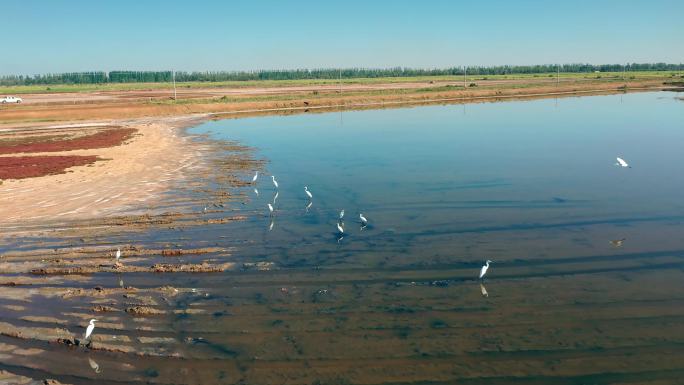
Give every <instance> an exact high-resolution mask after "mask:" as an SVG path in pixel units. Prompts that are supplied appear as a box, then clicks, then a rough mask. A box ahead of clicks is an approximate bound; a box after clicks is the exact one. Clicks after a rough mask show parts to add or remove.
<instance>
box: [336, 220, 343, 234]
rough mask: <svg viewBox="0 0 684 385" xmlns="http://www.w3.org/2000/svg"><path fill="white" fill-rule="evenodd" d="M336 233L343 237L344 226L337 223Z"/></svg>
mask: <svg viewBox="0 0 684 385" xmlns="http://www.w3.org/2000/svg"><path fill="white" fill-rule="evenodd" d="M337 231H339V232H340V235H344V225H343V224H342V223H339V222H337Z"/></svg>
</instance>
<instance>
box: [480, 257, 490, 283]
mask: <svg viewBox="0 0 684 385" xmlns="http://www.w3.org/2000/svg"><path fill="white" fill-rule="evenodd" d="M490 262H492V261H490V260H489V259H488V260H487V263H486V264H485V265H484V266H482V268H481V269H480V279H482V277H484V276H485V274H487V270H489V263H490Z"/></svg>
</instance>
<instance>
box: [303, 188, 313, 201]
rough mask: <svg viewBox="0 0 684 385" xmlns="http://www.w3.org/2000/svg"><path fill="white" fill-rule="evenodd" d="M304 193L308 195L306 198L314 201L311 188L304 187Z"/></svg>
mask: <svg viewBox="0 0 684 385" xmlns="http://www.w3.org/2000/svg"><path fill="white" fill-rule="evenodd" d="M304 192H305V193H306V196H308V197H309V199H312V198H313V194H311V191H309V187H308V186H304Z"/></svg>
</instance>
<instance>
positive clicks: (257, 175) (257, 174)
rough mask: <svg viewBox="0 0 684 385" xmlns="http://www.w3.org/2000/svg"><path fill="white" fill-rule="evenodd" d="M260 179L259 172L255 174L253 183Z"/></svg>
mask: <svg viewBox="0 0 684 385" xmlns="http://www.w3.org/2000/svg"><path fill="white" fill-rule="evenodd" d="M258 177H259V171H257V172H255V173H254V176H253V177H252V183H254V182H256V180H257V178H258Z"/></svg>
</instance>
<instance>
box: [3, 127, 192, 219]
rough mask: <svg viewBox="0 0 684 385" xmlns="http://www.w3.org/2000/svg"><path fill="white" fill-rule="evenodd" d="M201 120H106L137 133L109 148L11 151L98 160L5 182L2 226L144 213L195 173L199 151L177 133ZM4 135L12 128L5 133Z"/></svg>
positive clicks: (45, 130)
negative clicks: (42, 174) (175, 184)
mask: <svg viewBox="0 0 684 385" xmlns="http://www.w3.org/2000/svg"><path fill="white" fill-rule="evenodd" d="M199 118H200V117H197V116H192V117H175V118H163V119H136V120H128V121H111V122H108V124H109V125H111V126H114V127H124V128H131V129H135V130H136V133H135V134H133V136H132V137H131V138H130V139H129V140H127V141H125V142H124V143H123V144H121V145H118V146H113V147H106V148H97V146H93V147H95V148H88V149H75V150H68V151H60V149H59V148H56V149H54V150H53V151H50V152H35V151H32V152H31V153H30V154H26V153H24V152H14V153H13V154H12V155H14V156H17V155H31V156H60V155H61V156H80V157H93V156H96V157H97V159H98V160H97V161H96V162H95V163H93V164H91V165H88V166H85V167H73V168H71V169H69V170H68V172H67V173H64V174H58V175H48V176H43V177H40V178H28V179H11V180H5V181H4V182H3V185H2V189H0V228H3V229H17V228H20V227H22V226H25V225H31V224H35V223H39V222H46V221H47V222H59V221H65V220H72V219H89V218H98V217H105V216H110V215H113V214H122V213H143V212H148V208H150V207H152V206H153V205H154V203H155V202H157V201H159V199H160V197H161V195H162V194H163V193H164V191H166V190H167V189H168V188H169V186H170V185H171V184H173V183H180V182H182V181H183V179H184V175H186V173H189V172H193V170H196V167H197V164H198V162H200V158H201V154H200V153H199V151H200V150H201V149H200V148H198V147H196V146H195V147H193V146H192V145H191V143H190V141H189V140H188V139H187V138H185V137H183V136H182V135H181V133H180V131H179V130H180V129H181V128H183V127H186V126H188V125H192V124H194V123H195V122H197V121H198V119H199ZM87 128H88V127H87V126H84V125H83V124H79V125H78V126H77V129H78V130H86V129H87ZM68 129H73V127H71V126H70V125H69V124H65V125H59V126H47V127H40V132H41V134H42V135H49V134H50V133H60V132H64V131H65V130H68ZM21 131H22V132H26V131H27V129H26V128H21ZM8 132H11V130H6V131H4V132H3V134H7V133H8ZM40 149H41V148H39V149H38V151H40ZM19 150H20V151H22V150H24V148H22V147H19Z"/></svg>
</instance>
